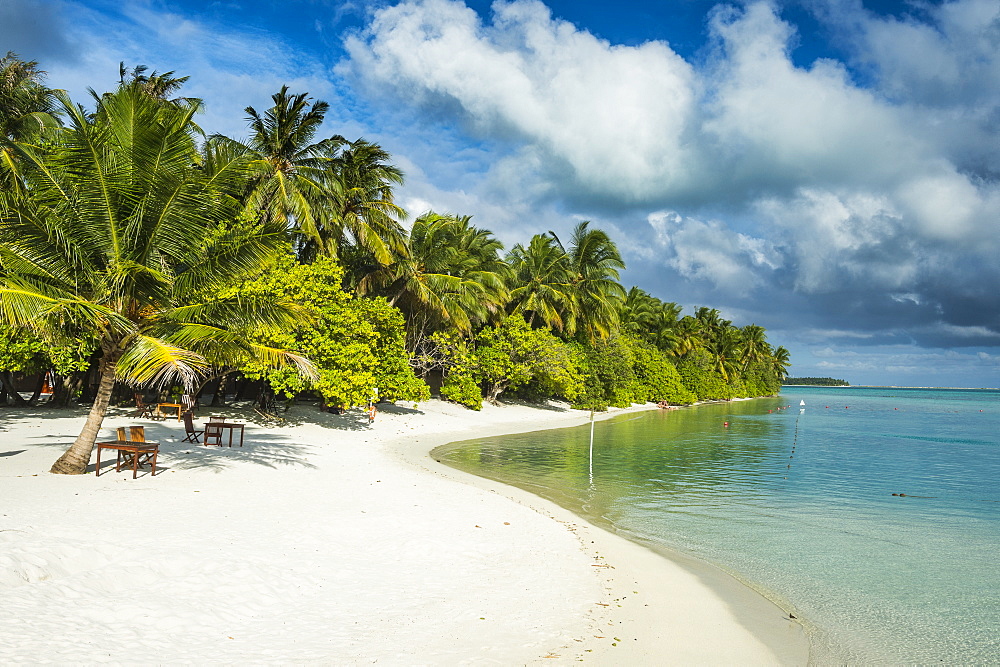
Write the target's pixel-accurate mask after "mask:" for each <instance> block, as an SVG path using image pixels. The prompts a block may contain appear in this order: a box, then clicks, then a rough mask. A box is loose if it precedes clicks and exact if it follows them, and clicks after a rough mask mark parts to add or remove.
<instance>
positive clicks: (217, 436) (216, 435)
mask: <svg viewBox="0 0 1000 667" xmlns="http://www.w3.org/2000/svg"><path fill="white" fill-rule="evenodd" d="M244 426H245V424H239V423H236V422H224V421H213V422H208V423H207V424H205V444H206V445H218V446H219V447H221V446H222V439H223V432H224V431H229V440H228V442H229V446H230V447H232V446H233V439H234V438H235V435H236V431H239V432H240V440H239V445H240V447H242V446H243V427H244Z"/></svg>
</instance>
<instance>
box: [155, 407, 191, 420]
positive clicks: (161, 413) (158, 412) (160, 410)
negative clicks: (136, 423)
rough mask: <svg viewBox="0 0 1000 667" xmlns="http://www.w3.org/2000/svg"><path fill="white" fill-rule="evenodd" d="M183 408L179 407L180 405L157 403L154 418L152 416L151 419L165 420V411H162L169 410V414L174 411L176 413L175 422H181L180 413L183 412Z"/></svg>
mask: <svg viewBox="0 0 1000 667" xmlns="http://www.w3.org/2000/svg"><path fill="white" fill-rule="evenodd" d="M183 408H184V406H183V405H181V404H180V403H157V404H156V413H155V415H156V416H154V417H153V419H166V418H167V415H166V414H165V410H164V409H166V410H170V411H171V412H173V411H174V410H176V411H177V421H180V420H181V413H182V412H183Z"/></svg>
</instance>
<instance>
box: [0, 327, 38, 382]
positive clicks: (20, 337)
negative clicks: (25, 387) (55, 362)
mask: <svg viewBox="0 0 1000 667" xmlns="http://www.w3.org/2000/svg"><path fill="white" fill-rule="evenodd" d="M46 347H48V346H47V345H46V343H45V341H43V340H42V339H41V338H40V337H39V336H37V335H36V334H34V333H33V332H32V331H30V330H28V329H24V328H20V327H9V326H2V325H0V370H2V371H27V370H35V369H39V368H43V367H44V365H45V349H46Z"/></svg>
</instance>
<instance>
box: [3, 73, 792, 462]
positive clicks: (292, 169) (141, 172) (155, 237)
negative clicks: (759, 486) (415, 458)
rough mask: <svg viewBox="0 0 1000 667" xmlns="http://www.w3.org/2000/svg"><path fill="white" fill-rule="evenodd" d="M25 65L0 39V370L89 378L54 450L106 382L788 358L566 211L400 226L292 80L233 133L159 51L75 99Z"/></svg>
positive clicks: (759, 366) (555, 375)
mask: <svg viewBox="0 0 1000 667" xmlns="http://www.w3.org/2000/svg"><path fill="white" fill-rule="evenodd" d="M43 76H44V73H43V72H41V71H40V70H39V69H38V67H37V64H36V63H33V62H24V61H22V60H20V59H18V58H17V57H16V56H15V55H14V54H8V55H7V56H6V57H5V58H2V59H0V151H2V153H0V160H2V164H0V381H2V382H3V385H4V388H5V393H6V394H7V395H9V396H11V397H12V398H13V400H15V401H17V400H21V397H20V396H19V395H18V394H17V393H16V392H15V391H14V389H13V374H14V373H28V372H38V371H48V375H49V377H50V378H54V379H55V385H56V388H57V396H59V397H61V398H62V400H64V401H65V400H68V398H69V397H70V396H72V395H74V394H77V393H80V392H87V391H92V393H91V394H90V395H89V396H88V397H89V398H93V399H94V403H93V409H92V410H91V415H90V418H89V419H88V422H87V426H86V427H85V429H84V432H83V433H81V435H80V437H79V438H78V439H77V442H76V443H75V444H74V446H73V448H72V449H71V450H70V452H67V455H66V456H64V457H63V459H61V460H60V462H57V464H56V466H54V467H53V470H54V471H56V472H79V471H81V470H82V469H83V467H84V466H85V465H86V460H87V459H89V456H90V450H91V448H92V446H93V442H94V439H95V438H96V435H97V432H98V429H99V428H100V424H101V421H102V419H103V416H104V414H105V411H106V409H107V406H108V405H109V403H110V401H111V400H112V397H113V395H114V392H115V391H116V387H137V388H145V387H165V386H172V385H179V386H183V387H185V388H187V390H188V391H190V392H197V391H201V390H204V389H205V388H206V387H208V386H210V385H212V386H217V385H218V384H219V383H220V382H225V379H226V378H233V377H238V378H240V379H241V381H242V382H243V383H244V384H245V383H246V382H253V383H255V386H256V387H257V391H258V392H260V394H261V395H268V396H273V395H275V394H277V395H280V396H284V397H288V398H292V397H295V396H303V395H311V396H313V397H314V398H316V399H319V401H320V405H321V406H324V407H325V406H331V407H338V408H346V407H351V406H353V405H358V404H362V403H364V402H365V401H367V400H368V399H369V398H370V397H371V396H372V395H373V394H374V392H375V391H376V390H377V391H378V395H379V396H380V397H381V398H382V399H384V400H412V401H418V400H423V399H426V398H428V397H429V396H430V394H431V389H430V388H431V387H433V388H434V390H435V391H439V392H440V394H441V396H443V397H444V398H447V399H449V400H453V401H456V402H459V403H461V404H463V405H467V406H469V407H470V408H473V409H479V408H480V407H481V406H482V402H483V401H484V400H487V401H497V400H499V399H500V398H501V396H503V397H508V396H518V397H522V398H526V399H541V398H547V397H558V398H563V399H566V400H569V401H571V402H572V403H573V404H574V405H576V406H579V407H587V408H592V409H604V408H606V407H607V406H610V405H614V406H625V405H629V404H631V403H635V402H645V401H663V402H667V403H671V404H686V403H691V402H694V401H696V400H699V399H729V398H734V397H744V396H758V395H766V394H773V393H776V392H777V391H778V390H779V389H780V385H781V381H782V379H783V378H784V377H785V371H786V369H787V367H788V365H789V358H788V351H787V350H785V349H784V348H782V347H777V348H773V347H772V346H771V345H770V344H769V343H768V342H767V340H766V337H765V331H764V329H763V328H761V327H759V326H756V325H754V324H751V325H748V326H744V327H737V326H734V325H733V323H732V322H730V321H728V320H725V319H722V317H721V316H720V313H719V311H717V310H715V309H711V308H699V309H697V310H696V311H695V312H694V313H693V314H691V315H683V316H682V313H681V308H680V307H679V306H678V305H676V304H674V303H670V302H664V301H661V300H660V299H657V298H656V297H653V296H652V295H650V294H648V293H647V292H645V291H643V290H641V289H639V288H638V287H632V288H631V289H628V290H626V289H625V288H624V287H623V286H622V284H621V283H620V280H619V277H620V271H621V270H623V269H624V268H625V264H624V262H623V261H622V259H621V256H620V254H619V252H618V249H617V247H616V245H615V243H614V241H613V240H612V239H611V238H610V237H609V236H608V235H607V234H606V233H605V232H604V231H602V230H600V229H596V228H594V227H592V226H591V225H590V224H589V223H587V222H582V223H580V224H578V225H577V226H576V227H575V229H574V230H573V232H572V234H571V235H570V237H569V238H567V239H565V242H564V240H563V239H560V238H559V237H557V236H556V235H555V234H554V233H552V232H548V233H544V234H537V235H535V236H534V237H532V238H531V239H528V240H527V242H526V243H524V244H516V245H515V246H514V247H512V248H510V249H509V250H505V249H504V247H503V245H502V244H501V243H500V242H499V241H498V240H497V239H496V238H495V237H494V236H493V234H492V232H490V231H489V230H488V229H485V228H482V227H478V226H476V225H474V224H473V222H472V218H471V216H468V215H455V214H450V213H448V214H446V213H440V212H434V211H425V212H417V213H419V214H420V215H419V216H418V217H416V219H415V220H414V222H413V224H412V226H411V227H410V228H409V229H407V228H406V227H404V225H403V221H404V220H405V218H406V215H407V214H406V212H405V211H403V210H402V209H401V208H400V207H399V206H398V205H397V204H396V202H395V200H394V186H397V185H399V184H400V183H402V181H403V174H402V173H401V171H400V170H399V169H398V168H397V167H395V166H394V165H392V164H391V155H389V154H388V153H387V152H386V151H384V150H383V149H382V148H381V147H380V146H378V145H377V144H373V143H371V142H368V141H366V140H364V139H357V140H354V141H349V140H347V139H345V138H344V137H341V136H339V135H334V136H329V137H321V136H319V132H320V127H321V125H322V123H323V120H324V115H325V112H326V110H327V105H326V104H325V103H323V102H321V101H313V100H311V99H310V98H309V97H308V95H306V94H305V93H300V94H292V93H290V92H289V91H288V89H287V88H282V89H281V90H280V91H279V92H277V93H276V94H275V95H273V96H272V100H271V105H270V106H269V107H267V108H266V109H265V110H263V111H258V110H257V109H255V108H254V107H247V109H246V113H247V119H248V122H249V126H248V136H249V138H248V139H247V140H245V141H237V140H235V139H232V138H229V137H224V136H220V135H206V134H205V133H204V132H203V131H202V129H201V128H200V127H199V126H198V125H197V124H196V123H195V120H194V117H195V114H196V112H198V111H199V109H200V108H201V102H200V100H197V99H193V98H186V97H175V95H176V93H177V92H178V91H179V90H180V88H181V87H182V86H183V84H184V82H185V77H175V76H174V75H173V73H172V72H166V73H163V74H158V73H156V72H152V73H151V74H147V71H146V69H145V68H144V67H141V66H140V67H136V68H134V69H126V68H125V67H124V66H123V67H122V68H121V72H120V84H119V86H118V88H117V89H116V90H114V91H112V92H108V93H104V94H102V95H97V94H94V99H93V100H92V104H93V109H92V110H87V109H86V108H85V107H83V106H81V105H78V104H76V103H74V102H73V101H72V100H70V99H69V97H68V96H67V95H66V94H65V93H64V92H62V91H58V90H51V89H48V88H46V87H45V86H44V83H43V82H44V78H43ZM88 378H89V380H88ZM215 393H216V394H218V391H215ZM216 397H217V398H218V396H216Z"/></svg>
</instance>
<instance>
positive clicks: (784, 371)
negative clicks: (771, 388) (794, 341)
mask: <svg viewBox="0 0 1000 667" xmlns="http://www.w3.org/2000/svg"><path fill="white" fill-rule="evenodd" d="M771 363H772V364H773V365H774V374H775V376H777V378H778V382H784V381H785V378H787V377H788V367H789V366H791V365H792V362H791V357H790V356H789V354H788V350H786V349H785V348H784V347H782V346H781V345H779V346H778V347H776V348H775V349H774V353H773V354H772V355H771Z"/></svg>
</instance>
